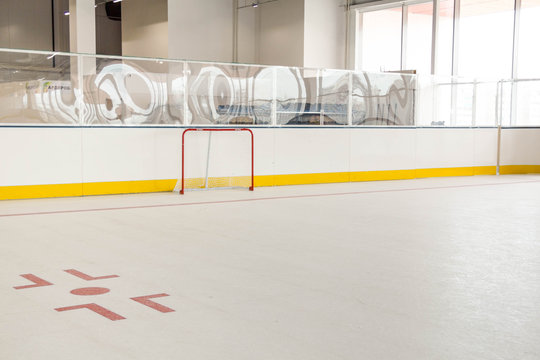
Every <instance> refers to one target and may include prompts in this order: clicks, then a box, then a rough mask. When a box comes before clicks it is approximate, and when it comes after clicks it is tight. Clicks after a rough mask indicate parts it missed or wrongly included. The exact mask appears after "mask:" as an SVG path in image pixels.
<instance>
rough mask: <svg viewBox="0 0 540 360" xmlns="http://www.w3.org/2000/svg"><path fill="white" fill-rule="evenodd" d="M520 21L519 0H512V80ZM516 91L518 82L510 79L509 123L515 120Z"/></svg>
mask: <svg viewBox="0 0 540 360" xmlns="http://www.w3.org/2000/svg"><path fill="white" fill-rule="evenodd" d="M520 23H521V0H514V38H513V42H512V75H511V77H512V80H514V79H516V78H517V77H518V52H519V27H520ZM517 92H518V83H517V82H516V81H512V94H511V96H510V125H512V124H516V120H517V99H518V97H517Z"/></svg>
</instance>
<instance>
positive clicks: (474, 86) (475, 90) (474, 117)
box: [471, 79, 478, 127]
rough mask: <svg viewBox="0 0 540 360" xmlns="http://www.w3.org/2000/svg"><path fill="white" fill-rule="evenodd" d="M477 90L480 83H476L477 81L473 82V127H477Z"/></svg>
mask: <svg viewBox="0 0 540 360" xmlns="http://www.w3.org/2000/svg"><path fill="white" fill-rule="evenodd" d="M477 88H478V83H477V81H476V79H474V80H473V88H472V91H473V93H472V105H471V107H472V109H471V125H472V126H473V127H475V126H476V103H477Z"/></svg>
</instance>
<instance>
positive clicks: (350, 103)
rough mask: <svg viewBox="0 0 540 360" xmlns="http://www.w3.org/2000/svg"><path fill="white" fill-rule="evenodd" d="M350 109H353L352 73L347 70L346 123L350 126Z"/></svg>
mask: <svg viewBox="0 0 540 360" xmlns="http://www.w3.org/2000/svg"><path fill="white" fill-rule="evenodd" d="M352 111H353V73H352V71H351V72H349V93H348V100H347V125H348V126H352Z"/></svg>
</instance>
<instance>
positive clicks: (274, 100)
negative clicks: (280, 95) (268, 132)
mask: <svg viewBox="0 0 540 360" xmlns="http://www.w3.org/2000/svg"><path fill="white" fill-rule="evenodd" d="M271 116H272V126H276V125H277V69H276V68H275V67H274V68H273V69H272V114H271Z"/></svg>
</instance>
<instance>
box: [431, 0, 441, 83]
mask: <svg viewBox="0 0 540 360" xmlns="http://www.w3.org/2000/svg"><path fill="white" fill-rule="evenodd" d="M439 8H440V0H433V19H432V21H433V22H432V27H431V75H435V74H436V73H437V44H438V41H437V40H438V39H437V38H438V36H439Z"/></svg>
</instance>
